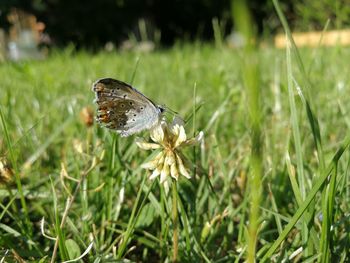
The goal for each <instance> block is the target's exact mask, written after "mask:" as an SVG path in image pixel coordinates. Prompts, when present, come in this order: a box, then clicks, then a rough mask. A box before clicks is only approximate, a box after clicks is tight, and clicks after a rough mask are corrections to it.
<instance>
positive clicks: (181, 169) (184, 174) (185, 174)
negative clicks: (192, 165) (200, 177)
mask: <svg viewBox="0 0 350 263" xmlns="http://www.w3.org/2000/svg"><path fill="white" fill-rule="evenodd" d="M176 157H177V158H176V160H177V164H178V167H179V171H180V173H181V174H182V175H183V176H185V177H186V178H187V179H190V178H191V176H190V175H189V173H188V172H187V170H186V168H185V166H184V164H183V162H182V160H181V158H180V156H179V155H176Z"/></svg>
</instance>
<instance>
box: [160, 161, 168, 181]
mask: <svg viewBox="0 0 350 263" xmlns="http://www.w3.org/2000/svg"><path fill="white" fill-rule="evenodd" d="M168 175H169V165H167V164H166V163H165V162H164V166H163V169H162V171H161V172H160V183H161V184H162V183H163V182H164V181H165V180H166V178H167V176H168Z"/></svg>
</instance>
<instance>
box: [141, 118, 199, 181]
mask: <svg viewBox="0 0 350 263" xmlns="http://www.w3.org/2000/svg"><path fill="white" fill-rule="evenodd" d="M202 138H203V132H202V131H201V132H200V133H199V134H198V135H197V136H196V137H194V138H191V139H187V136H186V132H185V128H184V127H183V125H182V124H181V123H179V122H176V123H172V124H168V123H167V122H166V121H164V120H162V121H161V122H160V123H159V125H157V126H156V127H155V128H153V129H152V130H151V139H152V141H153V142H146V141H144V140H142V139H140V138H138V140H137V141H136V144H137V146H138V147H140V148H141V149H144V150H155V149H160V152H159V153H158V154H157V155H156V156H155V158H154V159H153V160H151V161H149V162H147V163H144V164H142V166H141V167H142V168H144V169H148V170H152V171H153V173H152V174H151V176H150V179H152V180H153V179H155V178H156V177H157V176H160V182H161V183H165V182H166V179H167V178H168V176H169V174H170V176H171V177H172V178H174V179H175V180H177V179H178V178H179V175H180V174H181V175H183V176H185V177H186V178H188V179H189V178H191V176H190V175H189V173H188V172H187V169H186V167H185V165H184V161H183V155H182V154H181V152H180V149H181V148H182V147H184V146H190V145H194V144H196V143H198V142H200V141H201V140H202Z"/></svg>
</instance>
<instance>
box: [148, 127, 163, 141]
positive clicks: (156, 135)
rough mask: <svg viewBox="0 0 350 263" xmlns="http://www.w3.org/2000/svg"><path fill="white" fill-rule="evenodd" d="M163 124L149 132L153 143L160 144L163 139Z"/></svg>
mask: <svg viewBox="0 0 350 263" xmlns="http://www.w3.org/2000/svg"><path fill="white" fill-rule="evenodd" d="M163 125H164V124H163V122H161V123H160V124H159V125H156V126H155V127H154V128H153V129H152V130H151V139H152V141H154V142H157V143H162V142H163V139H164V131H163Z"/></svg>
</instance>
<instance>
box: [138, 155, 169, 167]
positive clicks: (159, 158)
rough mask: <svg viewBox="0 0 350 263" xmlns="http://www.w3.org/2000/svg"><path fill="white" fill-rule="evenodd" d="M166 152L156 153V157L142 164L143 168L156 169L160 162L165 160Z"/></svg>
mask: <svg viewBox="0 0 350 263" xmlns="http://www.w3.org/2000/svg"><path fill="white" fill-rule="evenodd" d="M163 158H164V152H160V153H158V154H157V155H156V157H154V159H153V160H151V161H149V162H147V163H144V164H141V168H143V169H149V170H154V169H156V168H157V167H158V166H159V163H162V162H163V161H164V159H163Z"/></svg>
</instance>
